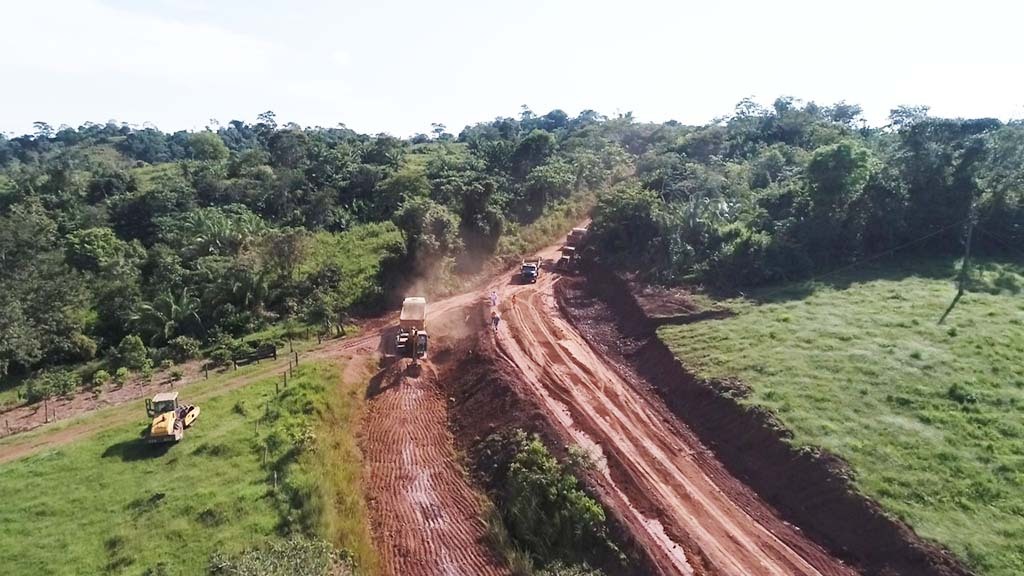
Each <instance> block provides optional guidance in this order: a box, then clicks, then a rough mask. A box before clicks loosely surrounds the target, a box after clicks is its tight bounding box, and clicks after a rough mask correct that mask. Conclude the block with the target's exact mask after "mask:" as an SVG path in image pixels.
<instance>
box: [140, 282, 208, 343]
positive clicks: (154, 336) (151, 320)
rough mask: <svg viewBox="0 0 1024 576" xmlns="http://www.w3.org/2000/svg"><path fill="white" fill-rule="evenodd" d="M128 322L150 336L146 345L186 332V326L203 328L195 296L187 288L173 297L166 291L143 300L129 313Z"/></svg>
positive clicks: (200, 329)
mask: <svg viewBox="0 0 1024 576" xmlns="http://www.w3.org/2000/svg"><path fill="white" fill-rule="evenodd" d="M132 321H133V322H135V323H136V324H137V326H138V327H139V330H140V331H141V332H143V333H145V334H149V335H150V337H149V345H150V346H161V345H163V344H166V343H167V342H168V341H170V340H171V339H173V338H174V337H175V336H180V335H182V334H184V333H188V332H190V330H189V329H190V328H195V329H197V330H198V332H200V333H201V332H202V330H203V322H202V319H200V317H199V299H198V298H196V297H195V296H194V295H192V294H191V293H190V292H189V289H188V288H187V287H186V288H183V289H182V290H181V292H180V293H178V294H177V295H176V296H175V295H174V294H173V293H171V292H170V291H167V292H164V293H163V294H161V295H159V296H157V297H156V299H154V300H153V301H152V302H148V303H143V304H142V305H140V306H139V309H138V311H137V312H136V313H135V314H134V315H133V316H132ZM192 333H193V334H195V333H196V332H192Z"/></svg>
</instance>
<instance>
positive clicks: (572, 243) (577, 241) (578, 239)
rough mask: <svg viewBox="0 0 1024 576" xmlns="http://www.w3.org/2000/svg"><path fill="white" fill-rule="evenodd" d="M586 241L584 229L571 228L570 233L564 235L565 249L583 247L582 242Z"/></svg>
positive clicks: (585, 230)
mask: <svg viewBox="0 0 1024 576" xmlns="http://www.w3.org/2000/svg"><path fill="white" fill-rule="evenodd" d="M586 239H587V229H586V228H573V229H572V232H569V233H568V234H566V235H565V246H566V247H567V248H575V249H577V250H578V249H579V248H581V247H582V246H583V241H584V240H586Z"/></svg>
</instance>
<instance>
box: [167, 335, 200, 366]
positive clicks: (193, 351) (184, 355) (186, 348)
mask: <svg viewBox="0 0 1024 576" xmlns="http://www.w3.org/2000/svg"><path fill="white" fill-rule="evenodd" d="M199 346H200V344H199V340H196V339H195V338H192V337H190V336H178V337H177V338H175V339H173V340H171V341H170V342H168V343H167V348H168V354H169V355H170V357H171V358H173V359H174V361H175V362H177V363H179V364H180V363H182V362H185V361H188V360H192V359H193V358H198V357H199Z"/></svg>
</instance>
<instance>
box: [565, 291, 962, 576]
mask: <svg viewBox="0 0 1024 576" xmlns="http://www.w3.org/2000/svg"><path fill="white" fill-rule="evenodd" d="M588 277H589V281H588V282H585V283H583V282H581V283H577V284H576V285H569V284H566V285H563V286H561V287H560V292H561V294H560V296H561V298H560V302H561V304H562V308H563V310H564V311H565V312H566V313H567V314H568V316H570V317H571V318H572V319H573V320H574V323H575V325H576V326H577V327H578V328H579V329H581V331H583V332H584V333H585V334H587V335H588V338H589V339H590V340H591V341H592V342H593V343H595V344H596V345H598V346H599V347H600V348H602V349H603V351H604V352H605V354H606V356H607V357H609V358H610V359H613V360H615V359H618V363H619V364H620V366H621V367H622V368H623V369H624V370H625V371H626V372H632V373H633V374H635V377H636V381H637V382H638V383H640V385H647V386H649V387H650V389H651V392H652V393H653V394H657V395H658V396H660V398H661V399H662V400H663V401H664V403H665V405H666V406H667V408H668V409H669V410H670V411H671V412H672V413H673V414H676V415H677V416H678V417H679V418H680V420H682V421H684V422H686V424H687V425H688V426H689V427H690V429H692V430H693V432H695V433H696V435H697V436H698V437H699V438H700V439H701V440H702V441H703V442H704V443H705V444H706V445H707V446H708V447H709V448H711V449H712V451H713V453H714V455H715V456H716V457H717V459H718V460H719V461H720V462H722V464H724V466H725V468H726V469H727V470H728V472H729V473H731V474H732V475H733V476H735V477H736V478H739V479H740V480H742V481H743V482H744V483H745V484H746V485H748V486H750V487H751V488H752V489H753V490H754V491H756V493H757V494H759V495H760V496H761V498H763V499H764V500H765V501H766V502H768V503H770V504H771V505H772V506H774V508H775V509H776V510H778V513H779V514H780V515H781V517H782V519H783V520H785V521H786V522H789V523H792V524H796V525H799V526H800V527H801V528H802V529H803V530H804V532H805V533H806V535H808V536H810V537H811V538H812V539H813V540H815V541H816V542H818V543H819V544H821V545H822V546H823V547H825V548H826V549H828V550H829V551H830V552H831V553H833V554H835V555H836V556H837V557H839V558H842V559H844V560H845V561H847V562H848V563H850V564H852V565H854V566H856V567H857V568H858V569H859V570H860V571H862V572H863V573H865V574H878V575H887V576H888V575H896V574H936V575H942V576H947V575H948V576H952V575H966V574H969V573H970V572H969V571H968V570H967V569H966V568H965V567H964V566H963V565H962V564H961V563H959V562H958V561H957V560H956V559H955V558H954V557H953V556H952V555H951V554H950V553H948V552H947V551H945V550H942V549H941V548H939V547H938V546H936V545H934V544H932V543H929V542H925V541H923V540H922V539H921V538H920V537H918V536H917V535H916V534H915V533H914V532H913V530H912V529H910V527H908V526H907V525H905V524H904V523H902V522H899V521H897V520H894V519H892V518H890V517H888V516H886V515H885V513H884V511H883V510H882V509H881V508H880V507H879V506H878V505H877V503H875V502H873V501H872V500H870V499H868V498H866V497H865V496H863V495H862V494H860V493H858V492H857V491H856V490H855V489H854V488H853V487H852V485H851V484H850V482H849V481H848V480H847V478H849V477H850V474H849V469H848V467H847V466H846V465H845V463H844V462H842V461H841V460H840V459H838V458H836V457H835V456H832V455H830V454H827V453H815V452H812V451H807V450H798V449H795V448H794V447H793V446H791V445H790V444H788V443H787V442H786V439H787V438H789V437H790V435H789V433H788V432H787V431H786V430H785V429H784V428H783V427H782V426H781V425H780V424H779V423H778V421H776V420H775V419H774V418H773V417H772V416H771V415H770V414H769V413H767V412H765V411H763V410H757V409H751V408H747V407H745V406H743V405H742V404H740V403H739V402H737V401H736V400H735V399H734V396H735V395H737V394H742V393H743V390H744V387H743V386H742V385H741V384H737V383H734V382H722V381H705V380H701V379H698V378H696V377H695V376H694V375H693V374H692V373H691V372H689V371H688V370H686V368H685V367H684V366H683V365H682V364H681V363H680V362H679V361H678V360H677V359H676V358H675V356H674V355H672V353H671V352H670V351H669V350H668V348H667V347H666V346H665V345H664V344H663V343H662V342H661V341H660V340H659V339H658V338H657V337H655V336H654V335H653V331H652V328H653V327H654V326H655V325H656V324H657V323H658V322H657V320H656V319H652V318H649V317H647V316H646V315H644V314H643V312H642V307H641V306H640V305H639V303H638V302H637V301H636V299H635V298H634V297H633V295H632V293H631V291H630V286H629V285H628V284H627V283H626V282H625V281H623V280H622V279H620V278H617V277H615V276H614V275H613V274H610V273H609V272H608V271H593V272H592V273H591V274H589V275H588ZM584 292H586V293H588V294H589V295H596V296H599V297H600V298H601V301H597V300H595V299H594V298H590V297H588V296H587V295H585V294H584Z"/></svg>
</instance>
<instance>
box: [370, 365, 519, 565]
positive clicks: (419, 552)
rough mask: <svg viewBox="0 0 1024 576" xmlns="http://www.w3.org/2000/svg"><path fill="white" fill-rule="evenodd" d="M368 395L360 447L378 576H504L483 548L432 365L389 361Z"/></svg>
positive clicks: (477, 510) (476, 508) (476, 500)
mask: <svg viewBox="0 0 1024 576" xmlns="http://www.w3.org/2000/svg"><path fill="white" fill-rule="evenodd" d="M368 394H370V398H371V399H370V402H369V406H368V409H367V413H366V416H365V421H364V423H363V427H362V431H361V437H360V447H361V449H362V451H363V462H364V466H365V468H364V477H365V482H364V484H365V486H366V491H367V501H368V504H369V509H370V515H371V520H372V525H373V533H374V538H375V541H376V544H377V549H378V552H379V554H380V557H381V565H382V569H383V571H384V573H386V574H394V575H402V576H404V575H426V574H439V575H451V574H466V575H471V574H473V575H475V574H481V575H487V574H505V573H507V570H506V569H505V568H504V567H503V566H502V564H501V563H500V561H499V559H498V558H497V557H496V556H495V554H494V553H493V551H491V549H490V548H488V546H487V544H486V543H485V542H484V539H485V526H484V523H483V521H482V520H481V508H482V506H481V501H480V497H479V496H478V495H477V494H476V493H475V492H474V491H473V489H472V488H471V487H470V485H469V482H468V480H467V477H466V474H465V472H464V471H463V470H462V468H461V467H460V466H459V465H458V463H457V460H456V455H455V451H454V442H453V440H452V436H451V433H450V432H449V430H448V425H447V424H448V422H447V411H446V407H445V403H446V399H445V398H444V396H443V395H442V394H441V391H440V389H439V387H438V384H437V380H436V375H435V373H434V370H433V368H432V367H431V366H430V364H429V363H426V362H425V363H422V364H420V366H419V367H415V366H412V365H411V363H410V362H409V361H408V360H398V361H394V362H392V363H391V364H390V365H388V366H387V367H385V368H384V370H382V371H381V372H379V373H378V374H377V375H376V376H375V377H374V378H373V380H372V381H371V383H370V388H369V391H368Z"/></svg>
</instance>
